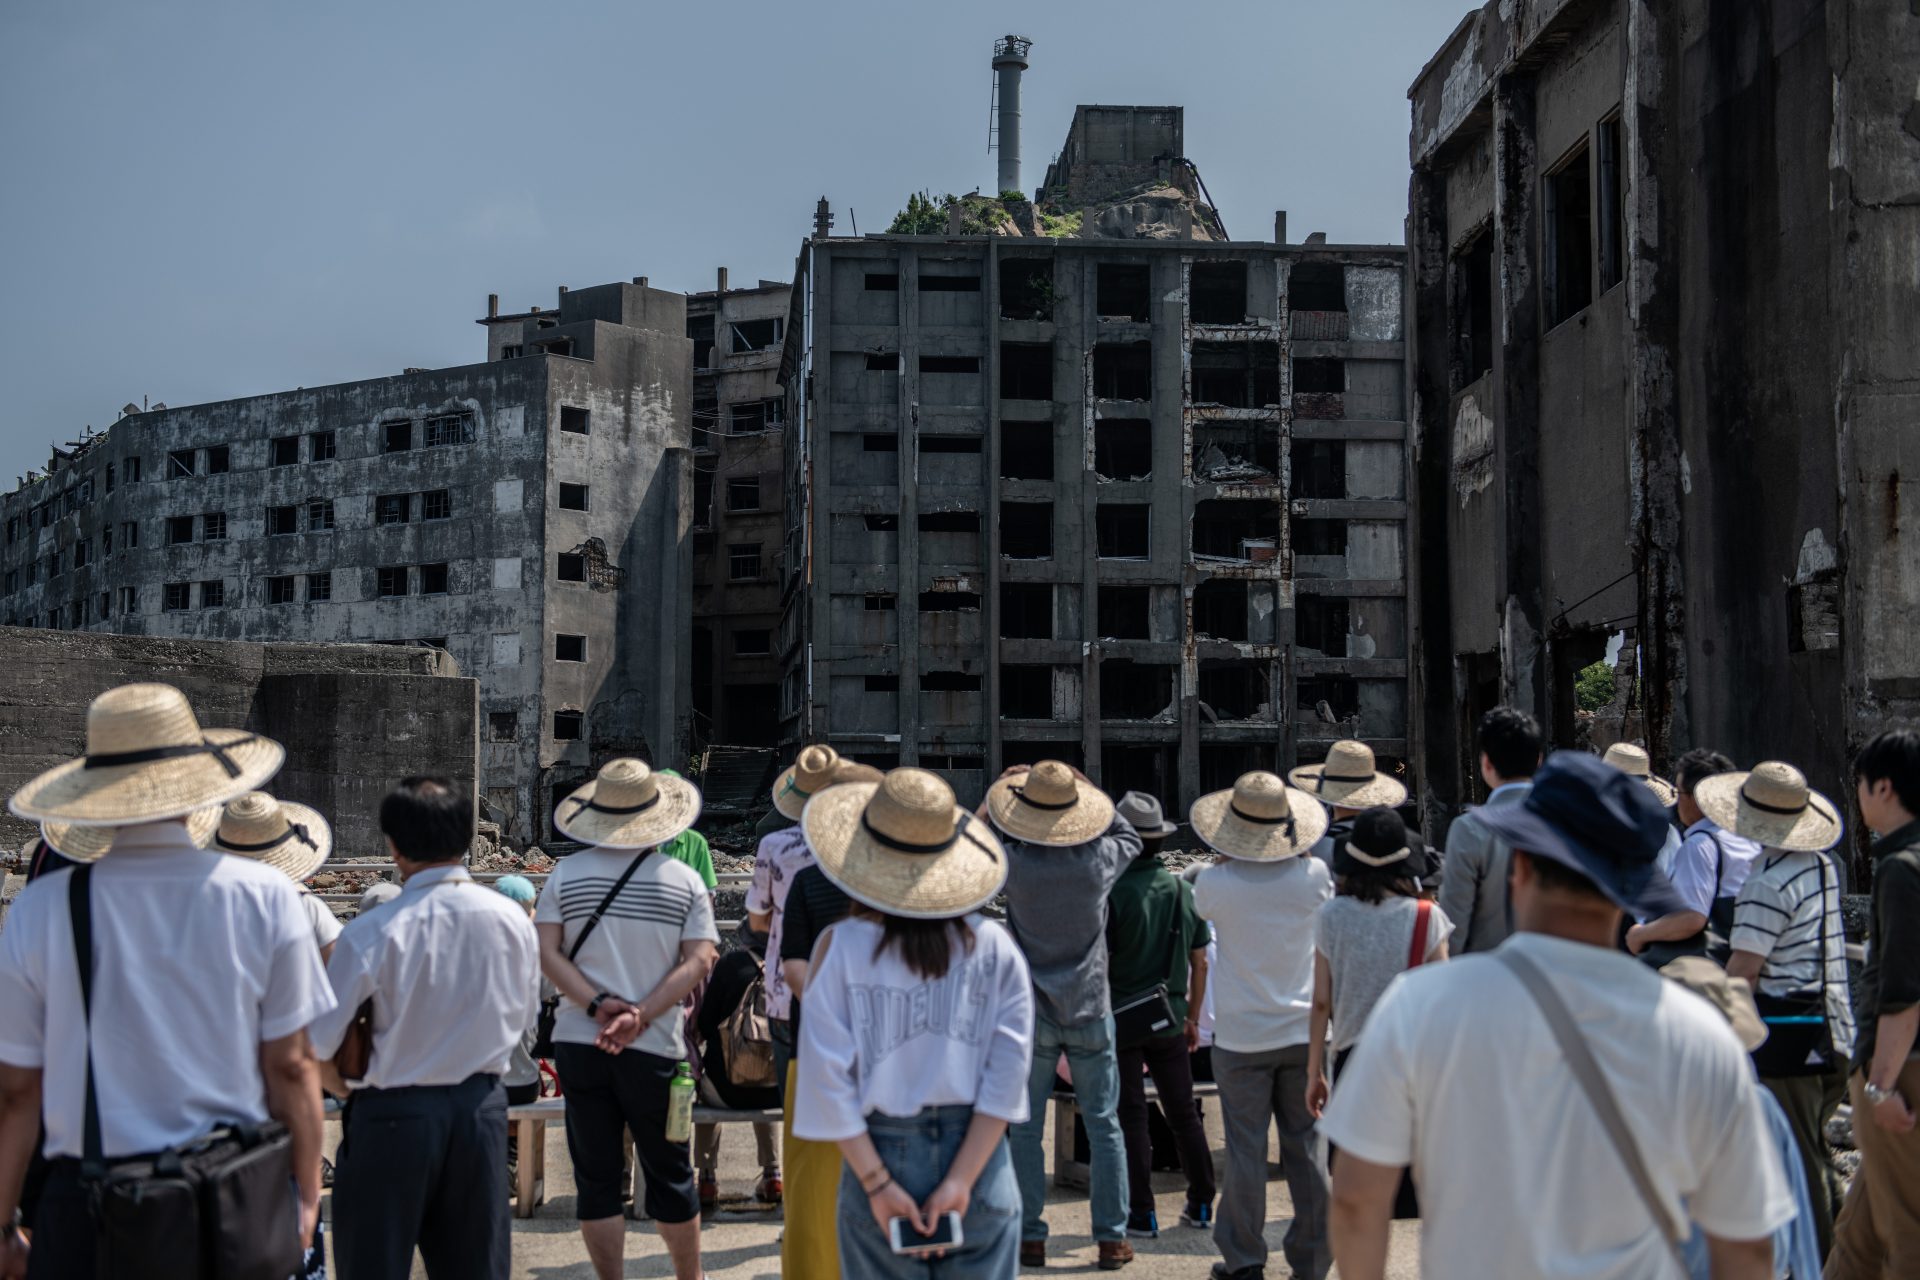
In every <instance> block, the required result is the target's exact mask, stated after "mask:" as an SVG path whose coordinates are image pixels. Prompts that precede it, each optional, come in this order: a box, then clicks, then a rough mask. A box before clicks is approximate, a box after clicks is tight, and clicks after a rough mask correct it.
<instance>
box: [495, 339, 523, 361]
mask: <svg viewBox="0 0 1920 1280" xmlns="http://www.w3.org/2000/svg"><path fill="white" fill-rule="evenodd" d="M525 354H527V348H526V346H525V345H524V344H522V343H518V342H509V343H506V344H504V345H503V346H501V348H500V358H501V359H502V360H518V359H519V358H520V357H521V356H523V355H525Z"/></svg>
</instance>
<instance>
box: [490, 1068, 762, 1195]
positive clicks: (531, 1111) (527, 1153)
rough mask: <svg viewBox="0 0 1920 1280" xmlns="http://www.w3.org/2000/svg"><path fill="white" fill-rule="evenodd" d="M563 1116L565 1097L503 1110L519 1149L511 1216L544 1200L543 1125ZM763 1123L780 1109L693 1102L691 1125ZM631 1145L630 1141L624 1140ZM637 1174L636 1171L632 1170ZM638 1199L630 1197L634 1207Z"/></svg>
mask: <svg viewBox="0 0 1920 1280" xmlns="http://www.w3.org/2000/svg"><path fill="white" fill-rule="evenodd" d="M566 1116H567V1100H566V1099H565V1098H542V1099H540V1100H539V1101H538V1102H527V1103H522V1104H521V1105H520V1106H517V1107H509V1108H508V1109H507V1119H508V1122H509V1123H511V1124H512V1125H513V1132H514V1136H515V1138H516V1139H517V1145H518V1146H519V1148H520V1155H519V1160H520V1163H519V1169H518V1175H519V1176H518V1180H517V1182H516V1183H515V1185H514V1189H513V1192H514V1199H513V1216H514V1217H516V1218H531V1217H532V1216H533V1213H534V1210H536V1209H538V1208H539V1207H540V1206H541V1204H543V1203H544V1202H545V1201H546V1198H547V1122H548V1121H549V1120H554V1121H564V1120H565V1119H566ZM760 1121H764V1122H766V1123H768V1124H779V1123H780V1109H779V1108H778V1107H773V1108H769V1109H768V1110H765V1111H734V1110H731V1109H729V1108H726V1107H709V1106H705V1105H702V1104H698V1103H696V1104H695V1105H694V1108H693V1122H694V1123H695V1124H753V1123H755V1122H760ZM628 1142H629V1145H631V1142H632V1140H631V1138H629V1139H628ZM636 1173H637V1169H636ZM639 1202H640V1197H639V1196H638V1195H635V1196H634V1204H635V1205H636V1206H638V1204H639Z"/></svg>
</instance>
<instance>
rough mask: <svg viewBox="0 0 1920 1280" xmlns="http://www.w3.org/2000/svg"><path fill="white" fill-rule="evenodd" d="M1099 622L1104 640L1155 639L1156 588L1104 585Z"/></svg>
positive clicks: (1101, 589)
mask: <svg viewBox="0 0 1920 1280" xmlns="http://www.w3.org/2000/svg"><path fill="white" fill-rule="evenodd" d="M1099 622H1100V638H1101V639H1102V640H1151V639H1153V588H1152V587H1134V586H1124V587H1121V586H1104V585H1103V586H1102V587H1101V588H1100V619H1099Z"/></svg>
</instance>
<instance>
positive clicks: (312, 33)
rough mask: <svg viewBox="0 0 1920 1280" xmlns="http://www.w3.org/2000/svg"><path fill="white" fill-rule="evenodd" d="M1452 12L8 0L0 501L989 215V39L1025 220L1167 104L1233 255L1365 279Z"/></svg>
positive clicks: (1398, 220) (1391, 6) (1129, 2)
mask: <svg viewBox="0 0 1920 1280" xmlns="http://www.w3.org/2000/svg"><path fill="white" fill-rule="evenodd" d="M1471 7H1472V6H1471V5H1470V3H1469V0H1335V2H1333V3H1329V2H1328V0H1214V2H1213V3H1211V4H1207V5H1204V6H1188V5H1183V4H1177V3H1165V2H1162V3H1154V4H1148V3H1139V2H1138V0H1102V2H1101V3H1098V4H1093V3H1084V2H1082V0H1063V2H1062V3H1057V4H1053V5H1048V6H1042V7H1040V8H1039V9H1036V8H1034V7H1033V6H1032V5H1031V4H1027V5H1011V4H1003V3H993V2H988V3H974V4H970V5H964V6H958V7H944V6H943V7H940V8H939V9H937V10H936V8H935V7H934V6H932V5H928V4H925V3H913V2H908V3H902V2H899V0H895V3H890V4H884V3H873V2H869V0H836V2H835V3H833V4H832V5H830V6H822V5H819V4H811V3H798V4H796V3H776V2H774V0H728V2H727V3H713V2H711V0H708V2H704V3H682V4H677V5H671V6H669V5H664V4H655V3H652V2H650V0H626V2H625V3H615V2H613V0H546V2H545V3H526V2H523V3H518V4H503V3H495V0H462V2H461V3H433V2H430V0H385V2H384V3H377V4H376V3H359V2H358V0H330V2H328V3H323V4H295V3H291V2H290V0H246V2H244V3H230V4H229V3H203V2H202V0H168V2H167V3H164V4H154V3H151V0H138V2H131V3H106V2H104V0H8V3H7V4H6V5H5V6H4V11H3V12H0V120H4V121H5V122H6V126H5V128H4V129H0V244H3V245H4V249H0V291H3V292H4V296H5V298H6V301H7V303H8V305H7V306H6V307H5V308H4V313H3V314H0V388H4V393H3V394H4V399H3V400H0V484H4V485H6V486H8V487H11V484H12V477H13V476H15V475H19V474H21V473H24V472H25V471H26V470H27V469H28V468H29V467H40V466H44V465H45V462H46V459H47V454H48V449H47V446H48V445H49V444H50V443H54V442H63V441H67V440H72V439H76V438H78V436H79V434H80V432H81V431H82V429H83V428H84V427H86V426H88V425H92V426H93V427H95V428H96V429H98V428H102V427H105V426H107V425H108V424H110V423H111V422H113V421H114V419H115V418H116V417H117V416H118V411H119V407H120V406H121V405H123V404H126V403H128V402H130V401H131V402H139V401H141V400H142V398H143V397H145V398H147V399H150V400H153V401H163V402H165V403H168V404H172V405H182V404H194V403H199V402H203V401H209V400H223V399H228V398H232V397H235V396H246V395H256V394H261V393H265V392H273V391H283V390H288V389H291V388H293V387H298V386H321V385H325V384H328V383H334V382H349V381H353V380H356V379H361V378H371V377H379V376H382V375H386V374H392V373H398V372H399V371H400V370H401V369H402V368H404V367H407V366H424V367H440V366H447V365H458V364H467V363H473V362H476V361H478V360H480V359H483V358H484V356H485V342H484V337H483V331H482V330H481V329H480V328H479V326H477V325H475V324H474V323H473V321H474V320H475V319H476V318H477V317H479V316H481V315H482V314H484V312H485V307H486V298H487V295H488V294H489V293H498V294H499V295H500V302H501V306H502V307H503V308H504V309H507V310H510V311H522V310H525V309H526V308H527V307H528V306H530V305H538V306H543V307H549V306H552V305H553V304H554V300H555V291H556V288H557V286H559V285H563V284H564V285H568V286H570V287H573V288H581V287H585V286H587V285H593V284H601V283H605V282H608V281H613V280H624V279H627V278H629V277H632V276H636V275H645V276H647V277H649V279H650V280H651V282H652V283H653V284H655V285H656V286H660V287H664V288H670V289H680V290H688V291H693V290H700V289H711V288H712V287H713V282H714V272H715V269H716V268H718V267H721V266H725V267H728V268H729V269H730V271H731V280H732V283H733V284H734V285H735V286H738V285H741V284H751V283H752V282H753V281H755V280H756V279H760V278H766V279H773V280H788V279H791V278H792V273H793V263H794V257H795V255H796V253H797V252H798V249H799V245H800V241H801V239H802V237H803V236H805V235H806V234H807V233H808V231H809V229H810V227H811V224H812V218H813V209H814V202H815V201H816V200H817V199H818V198H819V197H820V196H822V195H825V196H826V197H827V199H828V200H829V201H830V202H831V203H832V205H833V209H834V212H835V216H836V218H837V220H838V221H837V224H836V226H835V232H836V234H846V233H849V232H851V231H853V230H854V229H855V228H856V226H857V227H858V229H859V230H861V231H863V232H868V233H871V232H876V231H884V230H885V229H886V225H887V223H888V222H889V221H890V220H891V219H892V217H893V214H894V213H895V212H896V211H897V210H898V209H899V208H900V207H901V205H902V204H904V203H905V200H906V197H907V195H908V193H909V192H912V191H916V190H920V189H922V188H925V189H929V190H931V191H933V192H935V193H939V192H943V191H954V192H966V191H971V190H973V189H975V188H979V189H982V190H987V191H991V190H992V189H993V184H994V175H995V158H994V157H993V156H991V155H989V154H988V152H987V149H986V136H987V125H988V103H989V94H990V91H991V87H992V84H991V82H992V72H991V69H990V67H989V65H988V64H989V62H990V60H991V53H992V45H993V42H994V40H995V39H996V38H997V37H999V36H1001V35H1004V34H1007V33H1008V32H1014V33H1017V34H1020V35H1024V36H1027V37H1030V38H1031V39H1032V40H1033V42H1034V43H1033V51H1032V54H1031V62H1032V66H1031V69H1030V70H1029V71H1028V72H1027V73H1026V77H1025V80H1024V86H1023V116H1024V123H1023V146H1022V151H1023V172H1022V185H1023V186H1025V187H1026V188H1027V189H1028V190H1029V191H1031V190H1032V189H1033V188H1034V187H1036V186H1038V185H1039V183H1040V180H1041V178H1042V177H1043V176H1044V172H1045V166H1046V164H1047V162H1048V161H1049V160H1051V159H1052V158H1053V156H1054V154H1055V153H1056V152H1057V150H1058V148H1059V146H1060V143H1061V141H1062V140H1064V138H1065V136H1066V131H1067V126H1068V124H1069V122H1070V121H1071V119H1072V115H1073V108H1074V106H1075V104H1077V103H1094V102H1097V103H1113V104H1142V105H1178V106H1183V107H1185V108H1186V150H1187V154H1188V156H1189V157H1190V158H1192V159H1193V160H1194V161H1195V163H1196V164H1197V165H1198V166H1199V168H1200V173H1201V176H1202V178H1203V179H1204V181H1205V182H1206V184H1207V187H1208V189H1209V190H1210V191H1211V192H1212V194H1213V196H1214V197H1215V199H1216V200H1217V202H1218V204H1219V206H1220V210H1221V213H1222V215H1223V216H1224V218H1225V220H1226V225H1227V230H1228V232H1229V233H1230V234H1231V235H1232V236H1234V237H1235V238H1238V239H1247V240H1260V239H1268V238H1270V237H1271V236H1272V234H1273V213H1274V210H1276V209H1286V210H1287V211H1288V229H1289V235H1290V238H1292V239H1294V240H1296V241H1297V240H1300V239H1303V238H1304V237H1305V236H1306V235H1307V234H1308V233H1309V232H1313V231H1325V232H1326V233H1327V235H1328V238H1329V239H1330V240H1333V241H1335V242H1348V243H1392V244H1398V243H1401V241H1402V239H1403V231H1402V224H1403V219H1404V217H1405V213H1406V192H1407V122H1408V114H1407V113H1408V107H1407V101H1406V91H1407V87H1408V86H1409V85H1410V84H1411V83H1412V82H1413V78H1414V76H1415V75H1417V74H1418V73H1419V70H1420V68H1421V67H1422V66H1423V65H1425V63H1426V61H1427V59H1428V58H1429V57H1431V56H1432V54H1433V53H1434V52H1435V51H1436V50H1437V49H1438V48H1439V47H1440V44H1441V42H1442V41H1443V40H1445V39H1446V37H1447V35H1448V34H1449V33H1450V32H1451V31H1452V30H1453V28H1454V27H1455V26H1456V25H1457V24H1458V22H1459V20H1460V19H1461V17H1462V16H1464V14H1466V13H1467V12H1468V11H1469V9H1470V8H1471Z"/></svg>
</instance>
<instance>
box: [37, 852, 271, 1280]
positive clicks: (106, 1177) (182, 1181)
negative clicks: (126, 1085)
mask: <svg viewBox="0 0 1920 1280" xmlns="http://www.w3.org/2000/svg"><path fill="white" fill-rule="evenodd" d="M92 871H93V867H92V866H91V865H84V866H79V867H76V868H74V870H73V872H72V873H71V874H72V879H71V880H70V882H69V884H68V892H67V910H68V915H69V917H70V918H71V920H72V922H73V954H74V959H75V961H76V962H77V964H78V967H79V973H80V1004H81V1010H82V1013H83V1015H84V1016H85V1019H86V1041H87V1077H86V1078H87V1110H86V1131H85V1137H84V1139H83V1144H82V1151H83V1154H82V1156H81V1160H80V1181H81V1185H82V1186H83V1187H84V1188H85V1190H86V1193H87V1202H88V1206H89V1209H90V1211H91V1213H92V1217H93V1223H94V1233H95V1263H94V1274H96V1275H99V1276H103V1277H105V1276H116V1277H117V1276H139V1277H142V1280H287V1277H288V1276H291V1275H293V1274H295V1273H296V1272H297V1271H298V1270H299V1269H300V1266H301V1263H302V1261H303V1259H304V1256H305V1252H306V1250H305V1248H304V1247H303V1245H302V1244H301V1242H300V1240H299V1238H298V1236H299V1230H300V1206H299V1197H298V1193H297V1192H296V1190H295V1187H294V1182H293V1139H292V1138H291V1137H290V1136H289V1135H288V1133H287V1130H286V1127H285V1126H284V1125H281V1124H279V1123H277V1122H275V1121H271V1120H269V1121H267V1122H265V1123H264V1124H236V1125H229V1126H226V1127H224V1128H220V1129H216V1130H214V1131H213V1133H211V1134H209V1135H208V1136H207V1137H205V1138H202V1139H201V1140H200V1141H198V1142H194V1143H190V1144H188V1145H186V1146H182V1147H173V1148H169V1149H168V1150H165V1151H161V1152H157V1153H155V1154H153V1155H143V1156H132V1157H128V1158H126V1159H121V1160H114V1161H112V1162H109V1161H108V1160H107V1158H106V1155H105V1146H104V1142H103V1140H102V1138H101V1133H100V1103H99V1099H98V1097H97V1096H96V1094H95V1091H94V1070H93V895H92V885H93V878H92Z"/></svg>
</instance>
